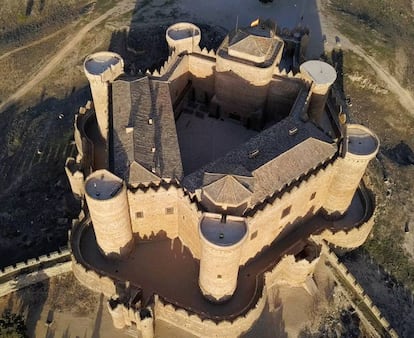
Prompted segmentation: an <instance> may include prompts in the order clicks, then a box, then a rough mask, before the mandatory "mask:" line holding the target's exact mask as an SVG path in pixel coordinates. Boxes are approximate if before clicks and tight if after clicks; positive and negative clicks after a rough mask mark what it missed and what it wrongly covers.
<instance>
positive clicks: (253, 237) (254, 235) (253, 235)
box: [250, 230, 257, 240]
mask: <svg viewBox="0 0 414 338" xmlns="http://www.w3.org/2000/svg"><path fill="white" fill-rule="evenodd" d="M256 237H257V230H256V231H255V232H253V233H252V234H251V235H250V240H252V239H255V238H256Z"/></svg>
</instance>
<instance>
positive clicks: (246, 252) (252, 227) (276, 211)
mask: <svg viewBox="0 0 414 338" xmlns="http://www.w3.org/2000/svg"><path fill="white" fill-rule="evenodd" d="M334 165H335V164H334ZM334 165H328V166H327V167H326V168H325V169H320V170H319V171H318V172H317V173H316V174H315V175H312V176H310V177H309V178H308V179H307V180H304V181H302V182H301V183H300V184H299V185H298V186H297V187H293V189H292V190H291V191H289V192H286V193H284V194H283V195H282V196H281V198H277V199H276V200H275V201H274V202H273V203H272V204H270V203H269V204H266V205H265V207H264V208H263V209H262V210H258V211H257V212H256V213H255V214H254V215H253V216H251V217H248V218H247V223H248V227H249V233H250V238H249V239H247V241H246V243H245V245H244V248H243V255H242V258H241V262H240V264H245V263H246V262H247V261H248V260H249V259H251V258H253V257H254V256H256V255H257V254H258V253H259V252H260V251H261V250H263V248H264V247H266V246H268V245H270V244H271V243H272V242H273V241H274V240H275V239H276V238H277V236H278V235H279V234H280V233H281V232H282V231H283V230H285V229H286V227H289V226H290V225H291V224H293V223H295V221H297V220H298V219H302V218H304V217H305V216H312V215H313V214H315V213H316V212H317V211H318V210H319V209H320V208H321V207H322V206H323V204H324V203H325V199H326V191H327V189H328V187H329V184H330V182H331V179H332V174H333V170H334Z"/></svg>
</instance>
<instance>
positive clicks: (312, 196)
mask: <svg viewBox="0 0 414 338" xmlns="http://www.w3.org/2000/svg"><path fill="white" fill-rule="evenodd" d="M315 196H316V192H314V193H313V194H312V195H311V197H310V200H311V201H312V200H313V199H314V198H315Z"/></svg>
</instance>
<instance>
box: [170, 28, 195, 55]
mask: <svg viewBox="0 0 414 338" xmlns="http://www.w3.org/2000/svg"><path fill="white" fill-rule="evenodd" d="M165 39H166V40H167V43H168V47H169V48H170V51H173V50H175V52H176V53H178V54H180V53H182V52H188V53H192V52H193V51H194V50H195V49H196V48H197V47H198V45H199V43H200V41H201V31H200V28H198V27H197V26H196V25H193V24H192V23H189V22H179V23H176V24H174V25H172V26H170V27H168V28H167V31H166V33H165Z"/></svg>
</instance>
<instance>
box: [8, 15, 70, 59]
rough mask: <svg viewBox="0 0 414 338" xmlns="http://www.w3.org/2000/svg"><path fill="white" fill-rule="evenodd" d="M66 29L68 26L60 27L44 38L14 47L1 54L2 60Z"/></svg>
mask: <svg viewBox="0 0 414 338" xmlns="http://www.w3.org/2000/svg"><path fill="white" fill-rule="evenodd" d="M76 23H77V21H76V22H75V23H74V24H71V25H70V26H74V25H76ZM66 29H68V27H64V28H62V29H59V30H57V31H56V32H54V33H52V34H49V35H46V36H44V37H43V38H41V39H39V40H35V41H33V42H31V43H29V44H27V45H24V46H21V47H17V48H15V49H12V50H10V51H8V52H6V53H4V54H3V55H1V56H0V60H2V59H5V58H7V57H9V56H10V55H13V54H14V53H17V52H20V51H21V50H24V49H27V48H29V47H33V46H36V45H38V44H39V43H42V42H44V41H47V40H49V39H51V38H53V37H54V36H56V35H58V34H59V33H61V32H63V31H64V30H66Z"/></svg>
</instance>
